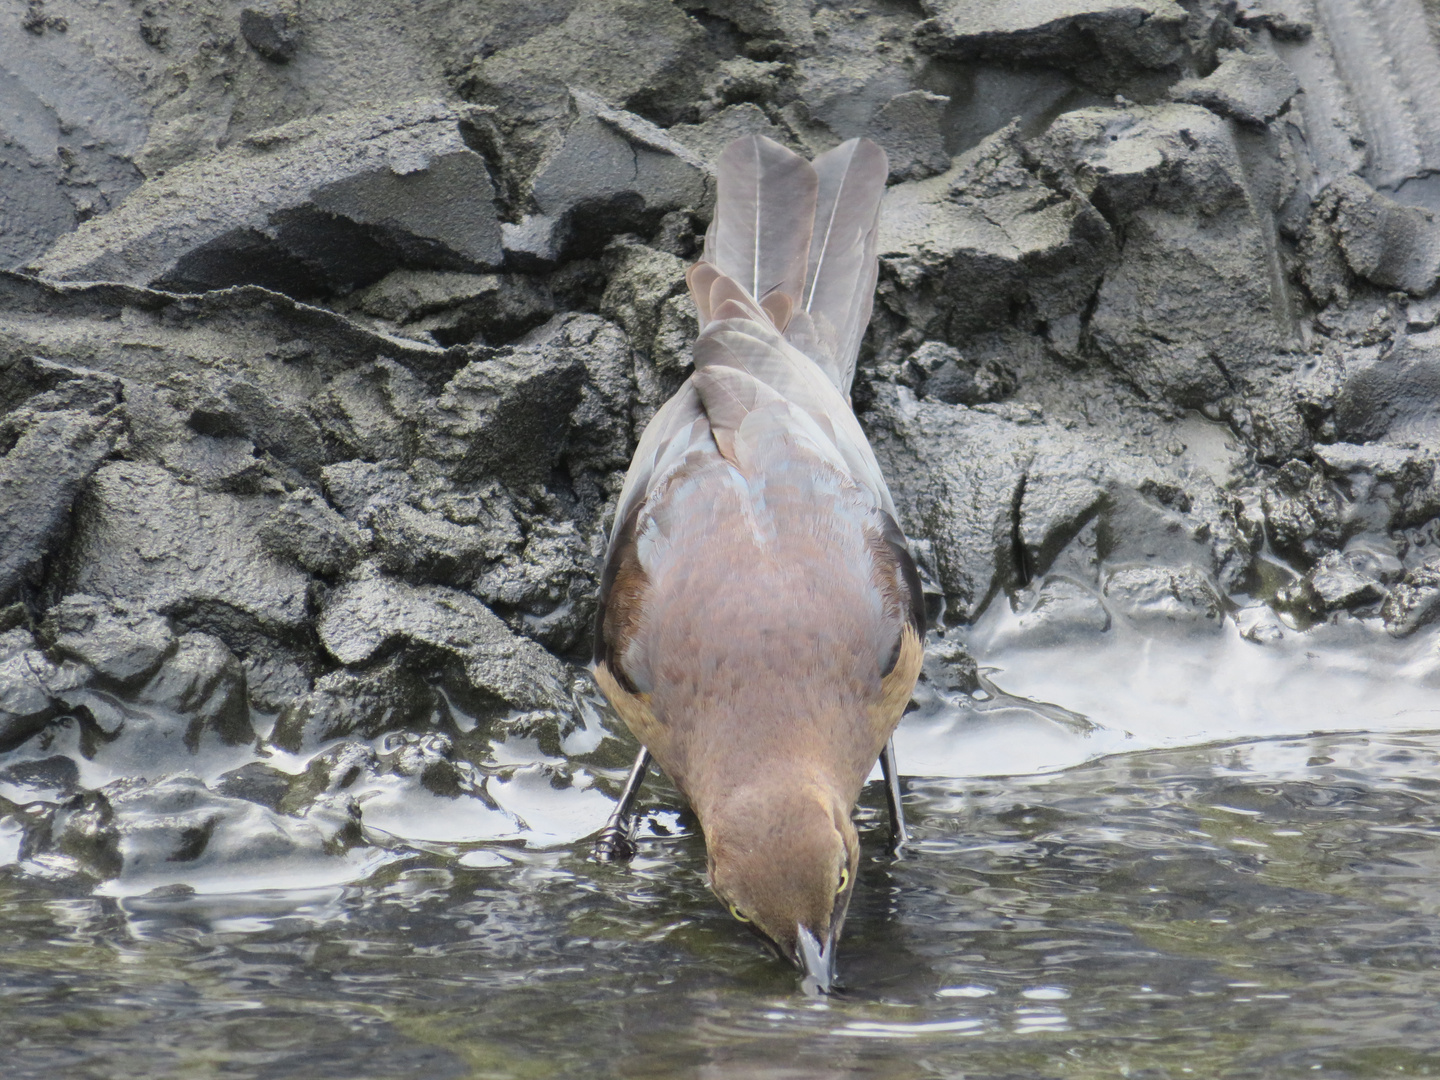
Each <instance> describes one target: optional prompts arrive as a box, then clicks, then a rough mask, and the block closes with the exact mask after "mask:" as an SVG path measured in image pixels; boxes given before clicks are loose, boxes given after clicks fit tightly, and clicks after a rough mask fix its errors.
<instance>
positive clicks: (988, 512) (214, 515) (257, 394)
mask: <svg viewBox="0 0 1440 1080" xmlns="http://www.w3.org/2000/svg"><path fill="white" fill-rule="evenodd" d="M1282 7H1283V10H1282ZM1407 10H1408V9H1407ZM1397 11H1398V8H1397V9H1396V10H1391V8H1390V7H1387V6H1386V5H1382V4H1378V3H1373V2H1371V0H1359V2H1357V3H1353V4H1347V5H1333V4H1319V3H1312V2H1311V0H1296V2H1293V3H1287V4H1285V5H1282V6H1276V7H1273V9H1272V7H1271V6H1265V7H1264V8H1263V9H1262V8H1260V7H1255V6H1253V5H1251V6H1244V7H1238V8H1237V7H1236V6H1235V5H1233V4H1221V3H1212V2H1210V0H1194V2H1191V0H1187V2H1185V3H1172V2H1170V0H1088V2H1087V0H1036V2H1032V3H1026V4H1011V5H995V4H990V3H982V2H978V0H923V2H922V3H920V4H918V5H912V4H907V3H898V2H893V0H819V2H809V3H784V4H759V3H752V2H749V0H695V2H693V3H681V4H677V3H672V2H670V0H626V2H624V3H620V2H615V0H554V2H550V0H545V2H537V3H527V4H523V5H519V4H513V3H509V2H505V0H466V2H464V3H457V4H450V5H442V6H440V7H429V8H424V9H418V8H416V7H415V6H414V5H404V4H391V3H384V2H376V3H367V4H362V5H353V4H343V3H339V2H338V0H310V2H307V3H305V4H303V5H278V6H264V7H262V6H247V5H242V4H238V3H233V2H231V0H199V2H197V3H193V4H188V5H184V6H174V5H166V4H154V5H146V6H144V7H143V8H142V7H139V6H129V7H116V6H115V5H113V4H104V3H89V2H82V0H75V2H61V0H48V2H47V3H45V4H38V3H30V4H28V5H23V4H12V5H10V6H8V7H0V22H3V28H0V70H3V72H4V75H3V77H0V87H3V88H4V90H5V97H6V100H7V102H9V103H10V104H11V105H13V108H7V110H6V112H5V115H3V116H0V191H4V192H5V195H4V203H5V205H4V210H3V215H0V818H6V817H7V816H9V817H11V818H12V819H13V820H14V821H18V822H20V823H21V826H23V832H24V840H23V843H22V844H21V849H20V855H19V856H18V857H19V859H20V861H21V863H22V864H23V866H24V867H25V868H26V870H27V871H28V872H33V873H38V874H45V875H85V876H88V877H90V878H94V879H105V880H109V881H111V887H114V888H116V889H120V890H122V891H136V890H143V889H147V888H151V887H169V886H171V885H174V884H175V883H177V882H180V883H185V882H192V881H199V880H201V879H206V878H207V877H213V878H215V879H216V880H222V879H223V880H232V879H233V878H234V876H235V875H237V874H238V875H241V876H247V877H248V878H250V879H256V880H258V879H265V880H270V878H269V877H268V876H267V875H274V880H281V879H284V878H285V875H286V874H290V873H293V872H294V871H295V868H296V867H297V866H301V865H306V866H313V865H314V864H317V863H319V864H328V865H331V866H332V867H333V872H332V871H326V873H328V874H330V877H329V878H328V880H343V879H345V878H347V877H353V876H354V875H355V874H358V873H361V872H364V871H365V870H366V868H367V867H370V866H373V865H374V862H373V859H374V858H376V857H380V856H381V855H383V852H384V851H386V850H389V849H391V848H393V847H394V845H396V844H400V843H404V842H407V841H415V842H421V841H424V842H427V843H429V842H441V841H446V842H448V841H450V840H456V839H462V840H463V839H467V838H468V839H487V838H496V837H507V838H512V839H514V838H519V839H529V840H532V841H535V842H542V841H543V842H556V841H557V840H566V839H575V838H576V837H578V836H579V835H581V834H582V833H583V832H584V831H586V829H587V828H590V827H593V824H594V823H593V822H591V821H590V819H589V818H587V817H586V816H585V814H582V813H580V812H579V811H578V810H577V811H576V812H575V814H573V815H571V816H570V817H566V816H565V814H560V815H558V817H557V816H556V814H555V812H554V808H555V806H556V805H560V804H563V805H564V806H567V807H582V806H583V807H586V808H588V809H587V810H586V813H589V814H591V816H593V815H594V813H595V812H596V809H597V808H599V810H600V811H603V807H604V804H605V800H604V799H603V798H601V797H600V795H599V794H598V792H597V791H596V790H595V789H594V788H593V786H592V784H593V780H594V776H593V775H592V773H595V772H598V773H603V774H605V775H606V776H607V777H608V779H609V780H613V778H614V777H613V773H607V772H606V770H613V769H614V768H615V767H616V766H618V765H620V764H621V762H622V759H623V758H624V756H625V754H626V752H627V751H626V744H624V743H623V742H622V741H620V740H615V739H606V738H605V737H604V735H605V730H606V729H605V726H604V724H605V721H604V720H603V718H602V717H601V715H600V714H599V713H598V712H597V711H596V706H595V699H594V696H593V692H592V691H591V690H590V689H589V688H588V685H587V683H586V682H585V679H584V676H583V674H582V673H581V670H580V664H581V663H582V662H583V660H584V658H585V656H586V655H587V651H588V647H589V633H590V621H591V619H592V616H593V595H594V591H595V575H596V573H597V568H598V560H599V558H600V556H601V554H602V553H603V547H604V541H605V536H606V530H607V528H608V525H609V515H610V513H611V511H612V507H613V502H614V499H615V497H616V495H617V494H618V491H619V486H620V483H621V480H622V478H623V474H624V470H625V467H626V465H627V463H628V460H629V455H630V453H631V451H632V449H633V447H634V444H635V440H636V438H637V436H638V434H639V432H640V430H641V429H642V428H643V426H644V424H645V422H646V421H647V420H648V419H649V418H650V416H652V415H653V414H654V411H655V409H656V408H658V406H659V405H660V404H661V403H662V402H663V401H664V400H665V398H666V397H667V396H668V395H669V394H670V393H671V392H672V391H673V390H674V388H675V387H676V386H677V385H678V384H679V382H680V381H681V380H682V379H683V378H684V375H685V372H686V366H687V364H688V351H689V344H690V341H691V339H692V338H693V335H694V333H695V323H694V317H693V314H692V313H691V311H690V308H689V303H688V300H687V299H686V297H685V294H684V283H683V275H684V270H685V267H686V266H687V265H688V263H689V262H690V261H691V260H692V259H693V258H694V257H695V255H696V253H697V250H698V246H699V240H698V237H700V236H702V235H703V233H704V230H705V228H706V226H707V224H708V221H709V217H710V213H711V209H712V203H713V198H714V178H713V174H712V171H711V163H712V162H713V160H714V158H715V156H716V155H717V154H718V152H719V150H720V149H721V148H722V147H723V146H724V145H725V143H726V142H727V141H728V140H729V139H731V138H733V137H735V136H736V135H739V134H743V133H746V132H750V131H758V132H763V133H765V134H767V135H769V136H770V137H772V138H775V139H778V140H780V141H781V142H784V143H786V144H788V145H790V146H792V147H794V148H795V149H797V150H800V151H803V152H805V153H809V154H813V153H816V152H818V151H821V150H824V149H827V148H829V147H830V146H833V145H835V144H836V143H838V142H839V141H840V140H842V139H845V138H848V137H851V136H856V135H868V136H869V137H871V138H874V139H876V140H877V141H879V142H880V143H881V144H882V145H883V146H884V147H885V148H886V150H887V151H888V152H889V154H890V161H891V174H890V181H891V186H890V189H889V191H888V192H887V194H886V197H885V202H884V208H883V213H882V236H881V245H880V258H881V271H880V284H879V293H878V298H877V304H876V311H875V318H874V320H873V323H872V328H871V331H870V333H869V335H868V337H867V339H866V344H865V347H864V349H863V351H862V354H861V360H860V371H859V375H858V378H857V382H856V386H855V393H854V399H855V404H856V408H857V411H858V412H859V414H860V418H861V422H862V424H863V425H864V426H865V427H866V429H867V431H868V432H869V434H870V436H871V438H872V440H873V442H874V444H875V448H876V451H877V455H878V456H879V458H880V460H881V462H882V464H883V465H884V467H885V469H886V472H887V475H888V476H889V477H890V481H891V485H892V487H893V489H894V492H895V496H896V502H897V505H898V506H899V507H900V510H901V514H902V517H903V519H904V520H903V521H902V525H903V526H904V528H905V529H906V531H907V533H908V534H909V535H910V537H911V538H912V540H913V542H914V544H915V548H916V551H917V553H918V554H919V555H920V560H921V562H922V564H923V568H924V571H925V573H926V575H927V577H928V579H929V584H930V585H931V587H932V588H933V590H934V593H933V595H932V600H933V601H934V603H933V608H934V610H935V613H936V614H937V615H939V616H940V617H941V624H940V627H939V629H937V634H936V636H935V638H934V640H933V641H932V646H931V650H930V656H929V658H928V660H927V666H926V676H925V677H926V679H927V681H929V682H932V683H934V684H935V686H937V687H940V688H942V689H944V690H945V691H946V692H947V693H949V692H952V691H953V692H955V693H966V694H968V693H970V692H971V691H975V690H977V689H979V688H980V687H981V685H982V681H981V680H982V676H980V675H979V674H978V669H977V667H976V663H975V661H974V660H973V659H972V658H971V657H969V656H967V655H966V653H965V651H964V648H963V647H962V644H963V641H964V638H965V632H966V628H967V626H968V625H970V624H971V623H973V622H974V621H975V620H978V619H981V618H982V617H984V616H985V613H986V612H987V611H990V612H993V611H995V610H997V609H996V607H995V606H996V605H1008V608H1009V610H1010V611H1012V612H1013V613H1014V616H1015V617H1014V618H1013V619H1012V620H1011V621H1009V622H1007V623H1006V624H1005V625H1004V627H1002V630H1001V631H997V632H996V633H995V634H992V635H991V637H990V638H989V639H988V640H989V647H991V648H992V649H993V648H1063V647H1066V646H1067V645H1072V644H1074V643H1076V642H1085V641H1094V640H1097V639H1099V638H1101V637H1103V636H1105V635H1113V633H1114V632H1115V631H1116V629H1117V627H1121V626H1123V627H1128V628H1132V629H1135V630H1138V631H1140V632H1143V633H1146V634H1155V635H1161V634H1171V635H1180V636H1184V635H1203V636H1207V640H1208V639H1209V638H1213V637H1214V636H1215V635H1219V634H1227V633H1234V634H1237V635H1239V636H1241V637H1243V639H1244V641H1245V642H1246V643H1248V644H1245V647H1246V648H1251V647H1252V646H1253V647H1254V648H1256V649H1262V648H1264V647H1266V645H1267V644H1273V643H1274V642H1276V641H1279V640H1281V639H1284V638H1289V637H1293V636H1295V635H1300V634H1304V633H1307V632H1310V631H1311V628H1314V627H1317V626H1331V627H1336V628H1338V629H1339V630H1341V631H1345V632H1353V634H1355V635H1357V636H1356V638H1355V640H1357V641H1358V640H1361V639H1364V640H1366V641H1370V640H1371V639H1378V640H1380V641H1381V642H1382V643H1389V646H1391V647H1393V648H1395V649H1402V648H1403V649H1409V650H1411V652H1410V653H1407V654H1406V655H1408V656H1411V657H1413V660H1412V661H1411V662H1410V664H1409V667H1408V668H1407V669H1406V670H1407V671H1408V672H1409V673H1410V675H1408V676H1407V677H1413V678H1415V679H1418V680H1420V681H1422V682H1425V681H1426V680H1428V681H1429V682H1428V684H1429V685H1434V683H1435V681H1436V679H1437V678H1440V675H1437V668H1440V653H1437V651H1436V649H1435V647H1434V645H1433V644H1427V643H1428V642H1429V641H1430V638H1429V637H1427V635H1431V636H1433V635H1434V634H1435V633H1436V624H1437V622H1440V570H1437V559H1440V555H1437V552H1440V452H1437V447H1440V219H1437V213H1440V185H1437V184H1436V182H1435V176H1436V175H1437V173H1440V126H1437V124H1440V122H1437V120H1436V117H1437V116H1440V100H1437V99H1436V93H1437V92H1436V90H1435V82H1434V78H1433V72H1434V71H1435V70H1436V69H1437V66H1440V45H1437V42H1440V29H1437V27H1436V26H1435V25H1434V23H1433V20H1432V21H1431V22H1430V23H1423V24H1422V22H1419V21H1412V22H1407V21H1406V20H1405V19H1404V18H1402V17H1401V15H1400V14H1397V13H1396V12H1397ZM942 632H943V633H942ZM1187 640H1188V639H1187ZM1194 640H1199V638H1195V639H1194ZM1417 643H1418V644H1417ZM1367 647H1370V646H1367ZM1377 647H1378V646H1377ZM906 767H907V768H913V769H914V770H915V771H919V772H923V771H924V769H923V763H917V764H914V765H907V766H906ZM607 782H608V781H607ZM537 791H543V793H544V794H543V797H542V796H539V795H537V794H536V792H537ZM556 800H559V803H557V802H556ZM22 806H23V807H25V809H24V811H23V813H22V812H21V811H20V810H19V809H18V808H19V807H22ZM557 821H558V822H560V823H558V824H557ZM577 822H578V823H579V824H577ZM21 826H17V827H21ZM567 830H568V831H567ZM321 876H322V877H324V876H325V874H322V875H321Z"/></svg>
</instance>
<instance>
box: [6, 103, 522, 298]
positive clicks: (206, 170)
mask: <svg viewBox="0 0 1440 1080" xmlns="http://www.w3.org/2000/svg"><path fill="white" fill-rule="evenodd" d="M494 195H495V191H494V187H493V185H492V184H491V182H490V175H489V172H488V171H487V170H486V168H485V162H484V159H483V158H481V157H480V155H479V154H477V153H475V152H474V151H473V150H471V149H470V148H469V147H468V146H466V145H465V143H464V141H463V140H462V139H461V137H460V131H459V117H458V115H457V114H456V113H455V112H454V111H452V110H451V109H450V108H449V107H448V106H445V105H442V104H440V103H437V102H418V103H414V104H410V105H404V106H397V107H395V108H392V109H389V110H384V111H381V112H378V113H366V112H352V113H340V114H337V115H335V116H331V117H326V118H324V119H323V120H313V121H312V120H297V121H293V122H291V123H289V124H284V125H281V126H280V127H277V128H274V129H272V130H270V131H267V132H264V133H257V134H254V135H251V136H249V137H248V138H246V139H243V140H241V142H240V143H239V145H237V146H234V147H231V148H230V149H228V150H226V151H222V152H221V153H219V154H217V155H215V156H214V157H212V158H208V159H203V160H199V161H196V162H193V163H189V164H186V165H181V166H178V167H176V168H174V169H171V170H170V171H169V172H167V173H166V174H165V175H164V176H163V177H161V178H158V179H155V180H151V181H149V182H147V183H146V184H145V185H142V186H141V188H140V189H139V190H138V191H136V192H135V193H134V194H133V195H132V196H131V197H130V198H129V199H127V200H126V202H125V205H124V207H123V208H122V209H120V210H118V211H117V212H116V213H114V214H111V215H107V216H106V217H104V218H101V219H98V220H97V221H95V222H94V223H92V224H90V225H87V226H86V227H84V228H82V229H80V230H78V231H76V232H75V233H73V234H71V235H70V236H67V237H65V238H63V239H62V240H61V241H60V242H59V243H58V244H56V246H55V247H54V248H53V249H51V251H49V252H47V253H46V254H45V255H43V256H41V257H40V258H39V259H37V260H36V261H35V263H34V267H35V269H36V270H37V271H38V272H39V273H40V274H42V275H44V276H46V277H52V278H60V279H64V280H70V281H77V280H78V281H97V280H105V281H123V282H129V283H132V284H136V285H155V286H157V287H160V288H168V289H174V290H178V291H200V290H204V289H216V288H225V287H227V286H231V285H242V284H257V285H264V286H267V287H271V288H276V289H279V290H280V291H282V292H286V293H289V294H291V295H300V296H313V295H323V294H326V293H330V292H334V291H336V290H344V289H348V288H351V287H354V286H355V285H361V284H368V283H369V282H371V281H375V280H377V279H378V278H380V277H382V276H384V274H386V273H388V272H389V271H390V270H393V269H395V268H396V267H397V266H413V267H433V268H436V269H448V270H475V269H486V268H489V267H494V266H498V265H499V263H500V261H501V258H502V255H501V251H500V222H499V220H498V218H497V216H496V212H495V207H494Z"/></svg>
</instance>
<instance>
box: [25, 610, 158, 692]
mask: <svg viewBox="0 0 1440 1080" xmlns="http://www.w3.org/2000/svg"><path fill="white" fill-rule="evenodd" d="M41 635H42V638H43V639H44V641H45V642H46V644H47V645H49V647H50V648H51V649H53V650H54V652H55V653H56V654H57V655H59V656H62V657H68V658H70V659H72V660H76V661H79V662H80V663H82V664H85V665H87V666H89V667H90V668H91V669H93V670H94V672H95V674H97V675H99V676H100V677H101V678H103V679H107V680H109V681H111V682H113V683H116V684H118V685H120V686H133V685H135V684H138V683H140V682H143V681H144V680H145V679H146V678H148V677H149V676H150V675H151V674H153V673H154V672H155V670H156V669H157V668H158V667H159V666H160V663H161V661H163V660H164V659H165V658H166V656H168V655H169V654H170V652H171V651H172V650H173V649H174V648H175V634H174V633H173V632H172V631H171V629H170V624H169V623H168V622H167V621H166V620H165V619H164V618H162V617H161V616H159V615H156V614H155V613H154V612H153V611H149V610H146V609H145V608H144V607H141V606H139V605H138V604H134V605H132V604H129V603H126V602H124V601H114V600H103V599H101V598H99V597H96V596H86V595H84V594H83V593H77V594H75V595H72V596H67V597H66V598H65V599H64V600H62V601H60V603H58V604H56V605H55V606H54V607H52V608H51V609H50V610H49V611H48V612H46V614H45V622H44V623H43V624H42V625H41Z"/></svg>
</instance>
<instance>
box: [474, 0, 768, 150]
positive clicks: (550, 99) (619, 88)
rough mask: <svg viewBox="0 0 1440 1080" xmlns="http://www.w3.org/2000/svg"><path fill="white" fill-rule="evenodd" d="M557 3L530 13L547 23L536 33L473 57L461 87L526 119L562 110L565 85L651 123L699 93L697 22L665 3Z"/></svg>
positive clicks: (706, 55)
mask: <svg viewBox="0 0 1440 1080" xmlns="http://www.w3.org/2000/svg"><path fill="white" fill-rule="evenodd" d="M767 6H769V5H767ZM556 7H557V9H558V11H559V12H563V14H561V15H560V17H559V18H556V17H555V15H554V14H552V13H544V12H543V11H539V10H537V12H536V14H537V15H538V16H540V19H541V20H543V22H544V23H548V25H543V24H542V26H540V27H537V28H536V30H538V32H533V31H532V33H531V34H529V35H527V36H526V38H525V40H523V41H519V42H516V43H514V44H509V43H506V44H505V45H504V46H502V47H501V48H499V49H497V50H495V51H494V52H493V53H491V54H490V55H483V54H482V55H481V56H479V57H477V58H476V59H475V60H474V61H473V62H472V63H471V64H470V66H469V68H468V69H467V70H466V71H465V72H464V73H463V74H462V75H461V77H460V80H459V87H460V90H461V92H462V93H463V94H464V95H465V96H466V97H467V98H469V99H470V100H472V101H476V102H480V103H482V104H486V105H495V106H498V107H500V108H501V109H502V110H504V111H505V113H507V114H508V115H512V116H515V117H517V118H521V119H523V120H527V121H531V122H535V121H538V120H544V119H548V118H551V117H554V116H555V115H556V114H563V113H564V112H565V111H567V110H568V109H569V99H570V94H569V90H568V88H569V87H572V86H575V87H583V88H586V89H588V90H589V91H590V92H592V93H594V94H595V95H597V96H598V97H600V98H601V99H603V100H604V101H606V102H610V103H611V104H612V105H615V106H619V107H621V108H624V109H627V110H631V111H634V112H637V113H639V114H641V115H645V116H650V117H652V118H653V119H656V120H660V121H666V122H674V120H675V119H678V117H675V116H673V115H672V111H673V110H674V109H675V108H676V107H677V106H681V107H683V106H682V105H681V103H683V102H685V101H687V100H688V99H689V98H691V97H692V96H694V95H695V93H696V92H697V91H698V90H699V83H700V79H701V76H702V73H703V70H704V68H705V67H706V66H708V65H706V63H705V60H707V59H710V57H711V55H712V54H711V53H710V50H709V48H708V47H707V42H706V40H705V31H704V28H703V27H702V26H701V24H700V23H698V22H697V21H695V20H694V19H692V18H691V17H690V16H688V15H686V14H685V13H684V12H683V11H681V10H680V9H679V8H677V7H675V6H674V5H673V4H670V3H668V2H667V0H638V2H636V3H629V4H623V5H613V4H610V3H607V2H605V0H580V2H579V3H575V4H568V5H564V6H563V7H561V6H560V5H556ZM511 11H513V8H512V7H510V6H509V5H507V6H506V12H507V14H509V13H510V12H511ZM547 16H548V17H547ZM537 21H539V20H537ZM617 57H624V58H625V59H624V62H623V63H616V62H615V58H617Z"/></svg>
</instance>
